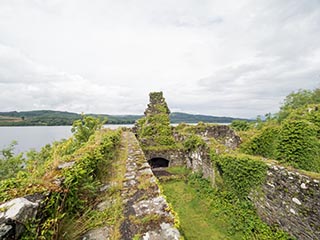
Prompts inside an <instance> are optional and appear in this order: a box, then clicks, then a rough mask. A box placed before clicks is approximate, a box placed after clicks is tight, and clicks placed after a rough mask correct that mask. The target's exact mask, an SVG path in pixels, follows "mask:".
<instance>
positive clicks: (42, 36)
mask: <svg viewBox="0 0 320 240" xmlns="http://www.w3.org/2000/svg"><path fill="white" fill-rule="evenodd" d="M319 22H320V3H319V2H318V1H317V0H296V1H292V0H290V1H289V0H287V1H277V0H271V1H253V0H244V1H237V3H236V4H235V2H234V1H231V0H227V1H223V2H221V1H211V0H201V1H199V0H187V1H186V0H183V1H182V0H181V1H170V0H164V1H153V0H151V1H150V0H148V1H147V0H143V1H129V0H119V1H111V0H109V1H105V0H96V1H89V0H68V1H64V0H28V1H27V0H3V1H1V2H0V87H1V92H2V94H1V95H0V109H1V111H6V110H29V109H60V110H68V111H77V112H96V113H123V114H126V113H139V114H141V113H142V112H143V110H144V108H145V106H146V104H147V101H148V92H150V91H154V90H162V91H164V94H165V96H166V98H167V100H168V103H169V105H170V107H171V108H172V109H173V110H174V109H176V110H181V111H185V112H195V113H196V112H197V113H205V114H215V115H228V116H242V117H254V116H256V115H257V114H264V113H266V112H275V111H277V109H278V106H279V103H280V101H281V100H282V99H283V97H284V96H285V95H287V94H288V93H290V92H291V91H293V90H297V89H299V88H314V87H319V82H320V81H319V75H320V68H319V66H320V44H319V43H318V42H319V41H318V39H319V38H320V25H319Z"/></svg>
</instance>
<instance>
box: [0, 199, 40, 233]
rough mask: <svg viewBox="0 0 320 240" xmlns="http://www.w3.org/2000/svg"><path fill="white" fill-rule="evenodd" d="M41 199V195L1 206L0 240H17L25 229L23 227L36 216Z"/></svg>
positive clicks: (12, 201) (14, 200)
mask: <svg viewBox="0 0 320 240" xmlns="http://www.w3.org/2000/svg"><path fill="white" fill-rule="evenodd" d="M43 198H44V196H43V195H40V194H36V195H33V196H27V197H20V198H15V199H12V200H10V201H8V202H5V203H3V204H1V205H0V239H18V238H19V237H20V236H21V234H22V233H23V231H24V229H25V227H24V225H25V224H26V223H28V221H30V220H32V219H33V218H34V217H35V216H36V214H37V211H38V209H39V207H40V203H41V201H42V200H43Z"/></svg>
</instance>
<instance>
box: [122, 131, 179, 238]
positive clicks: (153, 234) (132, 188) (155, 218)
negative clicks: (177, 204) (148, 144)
mask: <svg viewBox="0 0 320 240" xmlns="http://www.w3.org/2000/svg"><path fill="white" fill-rule="evenodd" d="M123 137H124V138H126V140H127V141H126V142H127V143H128V158H127V163H126V173H125V179H124V183H123V190H122V198H123V200H124V221H123V222H122V224H121V227H120V232H121V239H125V240H129V239H143V240H148V239H150V240H163V239H166V240H176V239H179V238H180V233H179V231H178V230H177V229H176V228H175V227H174V216H173V214H172V213H171V212H170V208H169V207H168V204H167V201H166V200H165V198H164V197H163V196H161V194H160V189H159V187H158V185H157V179H156V178H155V176H154V175H153V173H152V171H151V168H150V166H149V164H148V162H147V160H146V158H145V156H144V154H143V151H142V149H141V147H140V145H139V142H138V140H137V139H136V137H135V135H134V134H133V133H132V132H124V133H123Z"/></svg>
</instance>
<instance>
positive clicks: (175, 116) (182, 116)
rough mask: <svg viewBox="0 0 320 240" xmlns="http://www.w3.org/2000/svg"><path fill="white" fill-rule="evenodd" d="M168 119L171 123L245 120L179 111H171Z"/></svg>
mask: <svg viewBox="0 0 320 240" xmlns="http://www.w3.org/2000/svg"><path fill="white" fill-rule="evenodd" d="M170 120H171V122H172V123H181V122H185V123H197V122H206V123H231V122H232V121H233V120H247V121H250V120H249V119H242V118H232V117H216V116H210V115H199V114H189V113H181V112H173V113H171V114H170Z"/></svg>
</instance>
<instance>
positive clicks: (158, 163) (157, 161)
mask: <svg viewBox="0 0 320 240" xmlns="http://www.w3.org/2000/svg"><path fill="white" fill-rule="evenodd" d="M148 163H149V165H150V166H151V168H166V167H169V160H167V159H165V158H162V157H155V158H151V159H150V160H149V161H148Z"/></svg>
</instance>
